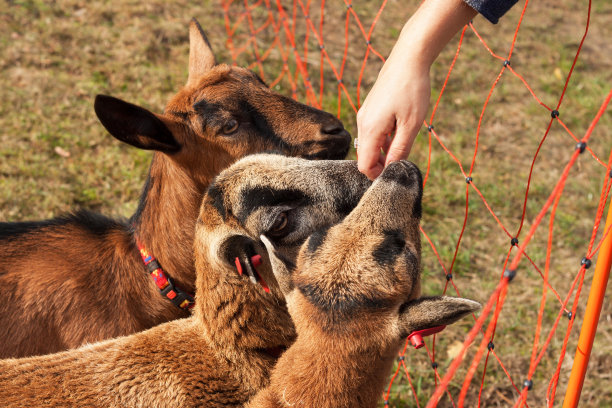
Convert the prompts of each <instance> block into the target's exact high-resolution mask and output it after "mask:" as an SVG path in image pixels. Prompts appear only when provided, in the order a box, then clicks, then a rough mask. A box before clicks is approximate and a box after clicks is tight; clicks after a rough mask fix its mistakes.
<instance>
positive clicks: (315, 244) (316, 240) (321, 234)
mask: <svg viewBox="0 0 612 408" xmlns="http://www.w3.org/2000/svg"><path fill="white" fill-rule="evenodd" d="M328 231H329V226H326V227H325V228H323V229H321V230H319V231H316V232H315V233H313V234H312V235H311V236H310V238H309V239H308V252H310V253H314V252H316V250H317V249H319V247H320V246H321V244H323V241H325V237H326V236H327V232H328Z"/></svg>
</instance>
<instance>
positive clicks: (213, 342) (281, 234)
mask: <svg viewBox="0 0 612 408" xmlns="http://www.w3.org/2000/svg"><path fill="white" fill-rule="evenodd" d="M370 184H371V182H370V181H369V180H368V179H367V178H366V177H365V176H363V175H362V174H361V173H359V171H358V170H357V166H356V163H355V162H349V161H307V160H303V159H297V158H287V157H284V156H278V155H272V154H263V155H256V156H251V157H247V158H244V159H242V160H241V161H239V162H238V163H236V164H234V165H233V166H232V167H230V168H229V169H227V170H225V171H224V172H222V173H221V174H220V175H219V176H218V177H217V178H216V179H215V182H214V183H213V184H212V185H211V187H210V188H209V190H208V192H207V194H206V195H205V197H204V200H203V203H202V206H201V212H200V216H199V218H198V220H197V226H196V229H197V232H196V243H195V258H196V265H197V268H196V269H197V274H198V277H197V291H196V306H195V309H194V314H193V316H192V317H189V318H185V319H179V320H175V321H172V322H167V323H165V324H162V325H159V326H157V327H154V328H152V329H149V330H147V331H144V332H141V333H137V334H133V335H131V336H127V337H121V338H117V339H112V340H106V341H102V342H99V343H96V344H92V345H87V346H83V347H81V348H79V349H75V350H69V351H64V352H61V353H57V354H52V355H46V356H37V357H28V358H22V359H8V360H2V361H0V406H2V407H22V406H43V405H45V406H56V407H57V406H83V407H85V406H86V407H172V408H176V407H239V406H243V405H244V404H245V403H246V402H247V401H248V400H249V398H251V397H252V396H253V395H255V393H256V392H257V391H258V390H260V389H262V388H264V387H265V386H266V385H267V384H268V383H269V375H270V370H271V369H272V367H273V365H274V363H275V362H276V361H277V358H278V355H279V354H280V352H281V351H282V350H284V349H286V348H287V347H288V346H289V345H290V344H291V343H292V342H293V340H294V339H295V329H294V326H293V324H292V322H291V318H290V316H289V314H288V313H287V308H286V305H285V301H284V295H283V290H281V288H280V287H279V286H278V284H277V282H276V280H275V278H274V275H273V273H272V269H271V267H270V262H269V260H268V258H267V255H266V249H265V247H264V246H263V244H262V243H261V241H260V239H259V237H260V236H261V235H265V236H266V237H267V239H269V240H270V241H272V242H273V243H274V246H275V248H276V251H275V256H276V257H279V258H282V259H283V260H284V262H285V263H289V264H291V263H293V262H295V257H296V255H297V253H298V251H299V249H300V246H301V244H302V243H303V242H304V241H305V240H306V238H307V237H308V236H309V235H310V234H311V233H312V232H313V231H316V230H323V229H325V228H327V227H329V226H330V225H332V224H334V223H336V222H338V221H339V220H341V219H342V218H343V217H344V216H346V215H347V214H348V213H349V212H350V211H351V209H352V208H354V207H355V205H357V203H358V202H359V199H360V197H361V196H362V195H363V193H364V192H365V191H366V190H367V188H368V187H369V185H370ZM256 253H257V254H260V255H263V263H262V264H261V266H259V268H257V269H256V268H255V265H254V263H253V261H252V256H253V255H255V254H256ZM236 259H237V260H236ZM237 264H238V265H240V268H241V270H242V271H243V275H242V276H241V275H240V274H239V273H238V272H237V268H236V265H237ZM253 281H254V282H255V283H254V282H253ZM264 288H268V290H269V292H266V290H264Z"/></svg>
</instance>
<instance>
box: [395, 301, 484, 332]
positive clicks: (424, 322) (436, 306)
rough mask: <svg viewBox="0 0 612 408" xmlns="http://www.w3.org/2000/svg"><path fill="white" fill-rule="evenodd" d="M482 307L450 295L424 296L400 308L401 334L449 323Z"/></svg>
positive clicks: (476, 303)
mask: <svg viewBox="0 0 612 408" xmlns="http://www.w3.org/2000/svg"><path fill="white" fill-rule="evenodd" d="M479 309H480V303H478V302H474V301H473V300H469V299H463V298H455V297H450V296H436V297H422V298H419V299H415V300H413V301H411V302H409V303H406V304H404V305H402V307H401V308H400V315H399V321H400V325H399V327H400V334H401V337H406V336H407V335H409V334H410V333H412V332H413V331H416V330H424V329H429V328H432V327H436V326H442V325H449V324H451V323H454V322H456V321H457V320H459V319H461V318H462V317H463V316H465V315H467V314H470V313H473V312H475V311H477V310H479Z"/></svg>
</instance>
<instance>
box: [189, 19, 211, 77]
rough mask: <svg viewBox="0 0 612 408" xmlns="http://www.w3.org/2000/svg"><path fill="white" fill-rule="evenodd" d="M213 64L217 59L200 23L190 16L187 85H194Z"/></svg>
mask: <svg viewBox="0 0 612 408" xmlns="http://www.w3.org/2000/svg"><path fill="white" fill-rule="evenodd" d="M215 65H217V60H216V59H215V54H213V51H212V48H211V46H210V43H209V42H208V38H206V34H204V30H202V26H200V23H198V22H197V20H196V19H195V18H192V19H191V23H190V24H189V78H188V79H187V86H194V85H195V84H196V83H197V81H198V79H199V78H200V77H201V76H202V75H203V74H205V73H206V72H208V71H210V70H211V69H212V68H213V67H214V66H215Z"/></svg>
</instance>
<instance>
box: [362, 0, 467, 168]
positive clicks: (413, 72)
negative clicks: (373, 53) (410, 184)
mask: <svg viewBox="0 0 612 408" xmlns="http://www.w3.org/2000/svg"><path fill="white" fill-rule="evenodd" d="M475 15H476V10H474V9H473V8H471V7H470V6H468V5H466V4H465V3H464V2H463V0H427V1H425V2H423V3H421V5H420V6H419V8H418V9H417V11H416V12H415V13H414V14H413V15H412V17H411V18H410V20H408V22H407V23H406V24H405V25H404V27H403V28H402V32H401V33H400V36H399V38H398V40H397V42H396V43H395V46H394V47H393V50H392V51H391V55H390V56H389V59H387V61H386V62H385V64H384V65H383V68H382V69H381V70H380V73H379V74H378V79H377V80H376V83H375V84H374V86H373V87H372V90H371V91H370V93H369V94H368V96H367V97H366V99H365V101H364V102H363V105H362V106H361V109H359V112H357V138H358V142H359V144H358V146H357V162H358V166H359V171H361V172H362V173H364V174H365V175H366V176H368V177H369V178H370V179H374V178H376V177H378V175H379V174H380V173H381V172H382V170H383V168H384V167H385V166H386V165H387V164H389V163H390V162H392V161H396V160H401V159H403V158H405V157H406V156H408V153H410V149H411V148H412V144H413V143H414V139H415V138H416V135H417V133H418V131H419V128H420V127H421V125H422V124H423V119H425V115H426V114H427V110H428V107H429V97H430V95H431V86H430V80H429V70H430V67H431V64H433V62H434V60H435V59H436V58H437V56H438V54H439V53H440V51H441V50H442V48H444V46H445V45H446V44H447V43H448V42H449V41H450V39H451V38H452V37H453V36H454V35H455V34H456V33H457V32H458V31H459V30H460V29H461V28H462V27H463V26H465V24H467V23H468V22H469V21H470V20H471V19H472V18H473V17H474V16H475ZM393 131H395V137H394V138H393V139H391V134H392V133H393ZM381 149H382V153H381Z"/></svg>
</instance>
